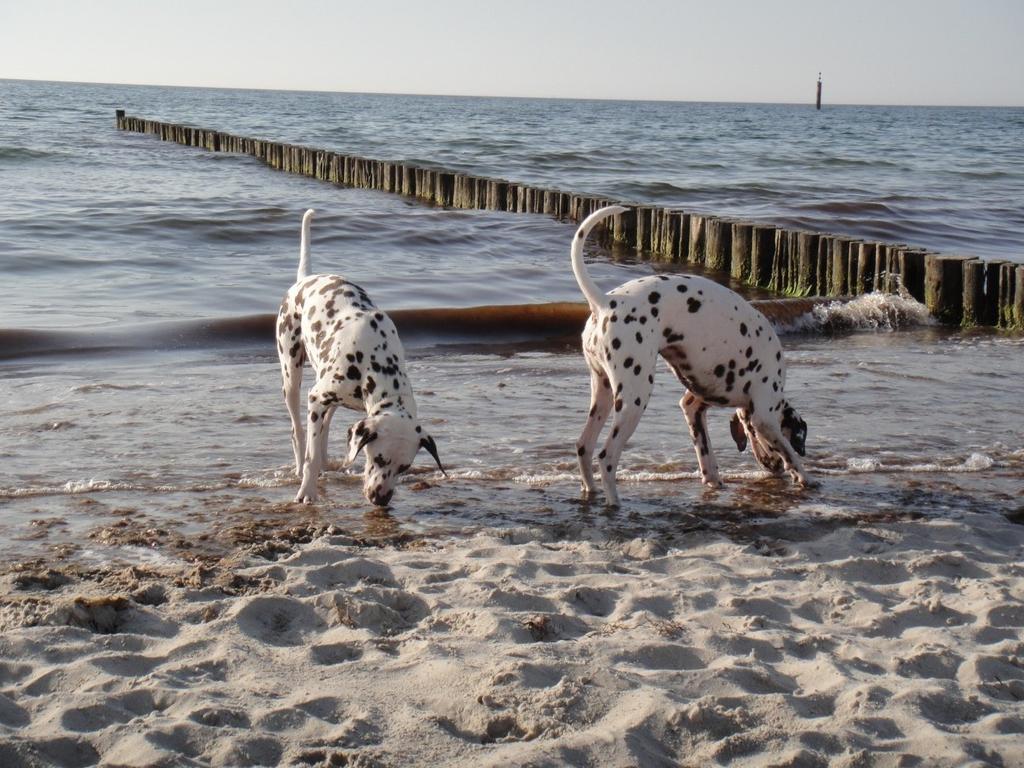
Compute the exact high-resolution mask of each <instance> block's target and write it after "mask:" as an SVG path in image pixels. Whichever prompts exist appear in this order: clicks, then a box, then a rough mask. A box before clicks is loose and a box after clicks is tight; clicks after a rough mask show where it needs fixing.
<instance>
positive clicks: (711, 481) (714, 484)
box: [700, 477, 725, 491]
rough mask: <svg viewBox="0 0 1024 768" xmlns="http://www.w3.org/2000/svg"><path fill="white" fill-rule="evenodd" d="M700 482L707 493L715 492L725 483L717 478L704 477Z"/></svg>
mask: <svg viewBox="0 0 1024 768" xmlns="http://www.w3.org/2000/svg"><path fill="white" fill-rule="evenodd" d="M700 482H701V484H702V485H703V486H704V489H705V490H707V491H717V490H719V489H720V488H722V487H724V486H725V483H723V482H722V481H721V479H720V478H717V477H705V478H703V479H702V480H701V481H700Z"/></svg>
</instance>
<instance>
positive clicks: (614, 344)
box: [612, 337, 622, 349]
mask: <svg viewBox="0 0 1024 768" xmlns="http://www.w3.org/2000/svg"><path fill="white" fill-rule="evenodd" d="M621 346H622V342H621V341H620V340H619V338H618V337H615V338H614V339H612V347H613V348H614V349H618V348H619V347H621Z"/></svg>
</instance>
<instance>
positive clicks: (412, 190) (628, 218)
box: [117, 110, 1024, 330]
mask: <svg viewBox="0 0 1024 768" xmlns="http://www.w3.org/2000/svg"><path fill="white" fill-rule="evenodd" d="M117 128H118V129H119V130H123V131H134V132H137V133H146V134H151V135H154V136H159V137H160V139H161V140H163V141H173V142H177V143H178V144H184V145H186V146H191V147H202V148H203V149H207V150H209V151H211V152H236V153H239V154H245V155H250V156H252V157H255V158H257V159H258V160H260V161H261V162H263V163H266V164H267V165H269V166H270V167H271V168H274V169H276V170H280V171H286V172H289V173H298V174H302V175H305V176H311V177H313V178H316V179H320V180H322V181H328V182H332V183H334V184H341V185H344V186H348V187H356V188H360V189H375V190H380V191H383V192H392V193H394V194H398V195H405V196H407V197H415V198H418V199H420V200H423V201H426V202H429V203H433V204H436V205H441V206H448V207H452V208H472V209H480V210H490V211H509V212H515V213H542V214H547V215H549V216H554V217H556V218H564V219H570V220H572V221H581V220H582V219H584V218H585V217H586V216H588V215H589V214H590V213H592V212H593V211H596V210H597V209H598V208H601V207H603V206H605V205H611V204H613V203H618V204H623V205H628V206H629V211H628V212H626V213H624V214H621V215H619V216H615V217H613V218H612V219H611V223H610V225H609V226H607V227H605V228H604V230H603V236H604V237H605V239H606V242H614V243H618V244H621V245H624V246H627V247H630V248H633V249H635V250H636V251H638V252H642V253H648V254H650V255H652V256H653V257H655V258H659V259H665V260H668V261H675V262H680V263H685V264H695V265H700V266H702V267H704V268H705V269H708V270H713V271H719V272H726V273H729V274H730V275H731V276H732V278H733V279H735V280H737V281H741V282H743V283H747V284H749V285H753V286H757V287H760V288H766V289H768V290H771V291H775V292H777V293H780V294H783V295H787V296H851V295H857V294H861V293H869V292H871V291H886V292H895V291H897V290H899V288H900V287H902V288H903V289H904V290H906V291H907V292H909V293H910V295H912V296H913V297H914V298H915V299H917V300H918V301H921V302H923V303H924V304H925V305H927V307H928V309H929V311H930V312H931V313H932V314H933V315H934V316H935V317H937V318H938V319H939V320H940V321H942V322H943V323H947V324H951V325H962V326H965V327H972V326H994V327H998V328H1005V329H1014V330H1024V264H1016V263H1013V262H1008V261H988V262H985V261H981V260H979V259H977V258H975V257H972V256H951V255H944V254H938V253H930V252H927V251H925V250H923V249H921V248H914V247H912V246H908V245H900V244H892V243H881V242H872V241H867V240H862V239H859V238H855V237H847V236H844V235H830V234H824V233H820V232H808V231H802V230H794V229H786V228H784V227H776V226H773V225H771V224H762V223H754V222H749V221H743V220H741V219H735V218H728V217H721V216H711V215H708V214H705V213H698V212H692V211H685V210H681V209H678V208H664V207H661V206H656V205H635V204H630V203H622V201H619V200H611V199H608V198H605V197H600V196H595V195H582V194H576V193H572V192H563V191H561V190H557V189H548V188H543V187H535V186H532V185H529V184H520V183H517V182H512V181H506V180H505V179H494V178H487V177H481V176H473V175H470V174H465V173H457V172H455V171H449V170H444V169H441V168H427V167H422V166H415V165H410V164H407V163H395V162H388V161H386V160H374V159H370V158H366V157H359V156H356V155H349V154H344V153H341V152H330V151H327V150H323V149H314V148H311V147H303V146H297V145H294V144H284V143H281V142H276V141H266V140H264V139H255V138H250V137H247V136H235V135H233V134H230V133H224V132H223V131H214V130H209V129H205V128H195V127H192V126H187V125H177V124H174V123H163V122H159V121H156V120H144V119H142V118H139V117H131V116H129V115H126V114H125V113H124V110H117ZM595 236H600V235H598V233H597V232H595Z"/></svg>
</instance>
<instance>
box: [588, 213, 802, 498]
mask: <svg viewBox="0 0 1024 768" xmlns="http://www.w3.org/2000/svg"><path fill="white" fill-rule="evenodd" d="M626 210H627V209H625V208H622V207H621V206H609V207H606V208H602V209H600V210H599V211H596V212H595V213H593V214H591V215H590V216H588V217H587V218H586V219H585V220H584V221H583V223H582V224H581V225H580V227H579V229H578V230H577V231H576V236H575V237H574V238H573V242H572V250H571V254H572V270H573V274H575V276H576V282H577V283H579V286H580V289H581V290H582V291H583V295H584V296H585V297H586V299H587V302H588V303H589V304H590V312H591V314H590V319H589V320H588V321H587V325H586V328H585V329H584V331H583V352H584V356H585V357H586V360H587V363H588V364H589V367H590V392H591V398H590V403H591V404H590V415H589V417H588V419H587V423H586V426H585V427H584V429H583V434H582V435H580V439H579V440H578V441H577V443H576V451H577V455H578V456H579V464H580V473H581V475H582V480H583V493H584V495H585V496H591V495H593V494H594V493H596V491H597V487H596V485H595V483H594V472H593V468H592V463H593V458H594V448H595V446H596V444H597V438H598V436H599V435H600V433H601V429H602V427H603V426H604V423H605V421H606V420H607V418H608V415H609V413H613V416H612V429H611V432H610V434H609V435H608V438H607V439H606V441H605V444H604V448H603V449H602V450H601V452H600V453H599V454H598V455H597V460H598V465H599V470H600V472H601V482H602V485H603V486H604V492H605V497H606V501H607V503H608V504H610V505H617V504H618V503H619V495H618V490H617V488H616V484H615V473H616V469H617V467H618V464H619V458H620V457H621V455H622V450H623V448H624V447H625V445H626V441H627V440H629V438H630V436H631V435H632V434H633V431H634V430H635V429H636V426H637V424H639V423H640V417H641V416H642V415H643V412H644V409H646V408H647V401H648V399H649V398H650V396H651V390H652V389H653V387H654V369H655V364H656V362H657V357H658V354H659V353H661V356H662V357H663V358H664V359H665V361H666V362H667V363H668V365H669V367H670V368H671V369H672V372H673V373H675V375H676V377H677V378H678V379H679V381H680V382H681V383H682V384H683V386H684V387H686V389H687V393H686V395H684V396H683V398H682V399H681V400H680V401H679V405H680V407H681V408H682V409H683V414H684V415H685V417H686V421H687V424H688V425H689V427H690V435H691V436H692V438H693V442H694V448H695V449H696V452H697V463H698V464H699V466H700V474H701V479H702V480H703V482H704V483H705V484H706V485H709V486H712V487H718V486H720V485H721V481H720V480H719V476H718V465H717V463H716V461H715V456H714V454H713V453H712V452H711V442H710V440H709V437H708V430H707V421H706V419H705V412H706V411H707V409H708V406H709V404H713V405H724V406H731V407H734V408H736V415H735V416H734V417H733V421H732V423H731V425H730V427H731V431H732V435H733V439H734V440H735V441H736V445H737V447H738V448H739V449H740V450H741V451H742V450H743V449H744V447H745V446H746V442H747V438H749V440H750V444H751V449H752V451H753V452H754V456H755V458H756V459H757V460H758V462H760V463H761V465H762V466H764V467H765V468H766V469H768V470H769V471H771V472H773V473H776V474H777V473H780V472H781V471H782V470H783V469H785V470H786V471H788V472H789V474H790V475H791V476H792V478H793V480H794V481H796V482H797V483H799V484H801V485H806V484H807V477H806V475H805V474H804V470H803V466H802V464H801V461H800V456H802V455H804V441H805V439H806V436H807V425H806V423H805V422H804V421H803V419H801V418H800V417H799V415H797V413H796V411H795V410H794V409H793V408H792V407H791V406H790V405H789V403H788V402H787V401H786V399H785V397H784V395H783V388H784V386H785V383H786V366H785V363H784V362H783V359H782V346H781V345H780V344H779V340H778V338H777V337H776V335H775V332H774V331H773V330H772V327H771V324H770V323H769V322H768V320H767V318H765V316H764V315H762V314H761V313H760V312H758V311H757V310H756V309H754V308H753V307H752V306H751V305H750V304H749V303H748V302H747V301H746V300H745V299H743V298H742V297H740V296H739V295H738V294H736V293H734V292H733V291H730V290H729V289H728V288H726V287H724V286H722V285H719V284H718V283H715V282H713V281H711V280H707V279H705V278H702V277H697V276H694V275H678V276H672V277H670V276H667V275H656V276H653V277H643V278H640V279H638V280H631V281H630V282H628V283H625V284H624V285H620V286H619V287H618V288H615V289H614V290H613V291H611V292H610V293H608V294H604V293H602V292H601V291H600V289H599V288H598V287H597V285H596V284H595V283H594V281H593V280H592V279H591V278H590V276H589V274H587V269H586V266H585V264H584V262H583V243H584V241H585V240H586V237H587V235H588V234H589V233H590V231H591V229H593V228H594V226H595V225H596V224H597V223H598V222H600V221H602V220H603V219H606V218H608V217H609V216H613V215H615V214H619V213H623V212H625V211H626ZM797 454H799V456H798V455H797Z"/></svg>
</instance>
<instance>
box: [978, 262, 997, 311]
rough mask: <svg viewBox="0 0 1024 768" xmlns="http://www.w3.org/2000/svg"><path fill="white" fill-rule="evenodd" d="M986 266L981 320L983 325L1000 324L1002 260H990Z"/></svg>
mask: <svg viewBox="0 0 1024 768" xmlns="http://www.w3.org/2000/svg"><path fill="white" fill-rule="evenodd" d="M984 266H985V306H984V307H982V310H981V316H980V318H979V320H980V322H981V324H982V325H987V326H995V325H998V324H999V270H1000V267H1002V262H1000V261H989V262H985V263H984Z"/></svg>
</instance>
